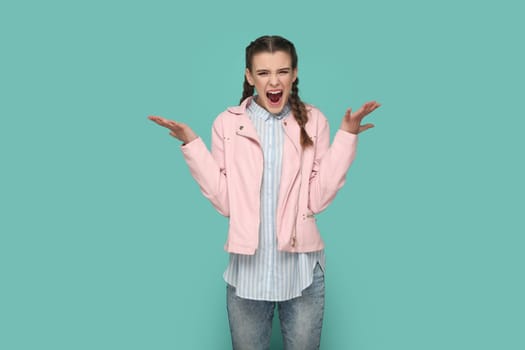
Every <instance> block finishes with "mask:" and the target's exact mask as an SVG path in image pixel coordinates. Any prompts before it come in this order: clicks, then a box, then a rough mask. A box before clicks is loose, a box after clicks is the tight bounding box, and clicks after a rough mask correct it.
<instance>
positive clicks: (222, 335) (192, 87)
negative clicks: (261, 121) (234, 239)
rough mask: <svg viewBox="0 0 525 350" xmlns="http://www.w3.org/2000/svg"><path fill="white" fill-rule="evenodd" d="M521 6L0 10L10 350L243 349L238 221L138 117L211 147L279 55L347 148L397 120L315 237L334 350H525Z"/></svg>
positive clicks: (157, 5) (3, 338)
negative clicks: (235, 318)
mask: <svg viewBox="0 0 525 350" xmlns="http://www.w3.org/2000/svg"><path fill="white" fill-rule="evenodd" d="M518 4H519V1H517V0H516V1H510V0H507V1H498V2H496V1H485V2H483V1H481V2H479V1H452V0H445V1H439V2H438V1H432V2H430V1H409V0H400V1H386V0H377V1H347V2H343V1H341V2H330V1H324V2H319V1H317V2H315V4H311V3H309V2H306V1H303V2H299V1H297V2H293V1H261V2H248V1H225V2H220V1H207V2H204V1H194V2H186V3H183V2H176V1H142V2H138V1H129V2H125V1H120V2H117V1H89V2H88V1H84V2H80V1H47V2H44V1H42V2H39V1H17V2H15V1H2V2H1V5H0V38H1V48H0V51H1V54H0V60H1V65H0V73H1V74H0V116H1V120H0V156H1V158H0V161H1V163H0V164H1V165H0V166H1V170H0V180H1V182H0V234H1V235H0V348H1V349H5V350H15V349H54V350H58V349H228V348H230V338H229V330H228V324H227V315H226V308H225V284H224V282H223V280H222V272H223V271H224V268H225V266H226V262H227V254H226V253H225V252H224V251H223V243H224V241H225V238H226V235H225V232H226V230H227V221H226V219H224V218H223V217H221V216H220V215H219V214H217V213H216V212H215V211H214V210H213V208H212V207H211V205H210V204H209V203H208V202H207V201H206V200H205V199H204V197H203V196H201V195H200V192H199V189H198V186H197V185H196V184H195V183H194V181H193V180H192V178H191V176H190V175H189V171H188V169H187V167H186V165H185V164H184V161H183V159H182V157H181V153H180V151H179V142H178V141H176V140H174V139H173V138H171V137H169V135H168V133H167V132H166V131H165V130H164V129H162V128H160V127H158V126H156V125H154V124H153V123H151V122H149V121H148V120H147V119H146V116H148V115H150V114H156V115H162V116H165V117H168V118H172V119H178V120H181V121H184V122H187V123H189V124H190V125H191V126H192V127H193V128H194V129H195V130H196V132H197V133H198V134H200V135H202V137H203V138H204V140H205V141H206V142H207V143H208V144H209V138H210V136H209V135H210V127H211V124H212V122H213V119H214V118H215V116H216V115H217V114H218V113H219V112H221V111H223V110H224V109H225V108H226V107H227V106H229V105H235V104H237V103H238V99H239V98H240V95H241V88H242V79H243V76H242V74H243V70H244V68H243V67H244V66H243V65H244V62H243V59H244V57H243V56H244V48H245V46H246V45H247V44H248V43H249V42H250V41H251V40H253V39H255V38H256V37H258V36H260V35H263V34H280V35H283V36H285V37H287V38H289V39H290V40H292V41H293V42H294V43H295V44H296V47H297V49H298V53H299V70H300V72H299V77H300V79H301V84H300V89H301V96H302V97H303V99H304V100H305V101H307V102H310V103H312V104H314V105H316V106H317V107H319V108H320V109H321V110H322V111H323V112H324V113H325V114H326V115H327V117H328V118H329V120H330V122H331V125H332V135H333V133H334V132H335V130H336V128H337V126H338V125H339V120H340V118H341V117H342V115H343V114H344V111H345V109H346V108H347V107H349V106H352V107H354V108H357V107H359V106H360V105H361V104H362V103H363V102H365V101H368V100H371V99H376V100H378V101H379V102H381V103H382V105H383V106H382V107H381V108H380V109H379V110H377V111H376V112H374V113H373V115H371V116H370V117H369V120H370V121H373V122H374V123H376V128H375V129H372V130H370V131H367V132H366V133H365V134H363V135H362V136H360V144H359V152H358V157H357V159H356V161H355V163H354V165H353V166H352V169H351V171H350V173H349V176H348V182H347V184H346V186H345V187H344V188H343V189H342V190H341V192H340V193H339V195H338V197H337V198H336V200H335V201H334V203H333V204H332V206H331V207H329V209H328V210H327V211H326V212H324V213H323V214H321V215H320V216H319V221H318V223H319V225H320V228H321V231H322V232H323V235H324V238H325V241H326V245H327V248H326V253H327V272H326V286H327V296H326V313H325V322H324V328H323V336H322V348H323V349H353V350H376V349H378V350H379V349H381V350H383V349H388V350H390V349H392V350H397V349H402V350H421V349H425V350H432V349H439V350H442V349H476V350H481V349H505V350H511V349H525V335H524V334H525V333H524V329H525V301H524V295H525V283H524V271H523V270H524V267H525V258H524V254H523V250H524V249H523V248H524V245H525V239H524V238H523V235H524V233H525V225H524V221H523V215H524V207H525V206H524V199H523V198H524V195H525V191H524V184H523V183H524V182H523V179H524V178H525V171H524V164H523V163H524V156H523V151H524V150H525V147H524V146H525V144H524V141H523V128H524V127H525V123H524V121H523V119H524V117H525V115H524V112H523V107H522V104H523V102H524V101H525V99H524V92H525V88H524V81H525V80H524V79H525V74H524V65H523V62H525V55H524V46H523V33H524V32H525V26H524V24H523V23H524V22H523V9H522V8H521V7H520V6H519V5H518ZM275 326H276V328H275V329H276V331H275V332H274V336H273V339H272V344H273V346H272V347H273V348H277V349H278V348H279V347H280V340H279V333H278V330H277V329H278V327H277V324H275Z"/></svg>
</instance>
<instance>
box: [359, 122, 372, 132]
mask: <svg viewBox="0 0 525 350" xmlns="http://www.w3.org/2000/svg"><path fill="white" fill-rule="evenodd" d="M373 127H374V124H365V125H361V126H360V127H359V134H360V133H362V132H363V131H366V130H368V129H372V128H373Z"/></svg>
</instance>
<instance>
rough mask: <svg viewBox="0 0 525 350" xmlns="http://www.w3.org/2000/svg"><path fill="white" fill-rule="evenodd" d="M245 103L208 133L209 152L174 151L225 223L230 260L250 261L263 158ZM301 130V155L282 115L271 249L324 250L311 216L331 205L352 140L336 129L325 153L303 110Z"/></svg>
mask: <svg viewBox="0 0 525 350" xmlns="http://www.w3.org/2000/svg"><path fill="white" fill-rule="evenodd" d="M250 99H251V97H250V98H248V99H246V100H244V101H243V103H242V104H241V105H240V106H235V107H229V108H228V109H227V110H226V111H224V112H222V113H221V114H220V115H219V116H218V117H217V119H216V120H215V122H214V123H213V128H212V147H211V153H210V152H209V151H208V149H207V148H206V145H205V144H204V142H203V141H202V139H201V138H197V139H196V140H193V141H192V142H190V143H188V144H186V145H184V146H182V152H183V155H184V158H185V160H186V162H187V163H188V166H189V168H190V171H191V174H192V175H193V177H194V179H195V180H196V181H197V183H198V184H199V186H200V189H201V191H202V193H203V194H204V196H205V197H206V198H208V199H209V200H210V202H211V203H212V205H213V206H214V207H215V208H216V209H217V211H218V212H219V213H221V214H222V215H224V216H227V217H229V220H230V223H229V230H228V239H227V242H226V244H225V246H224V249H225V250H226V251H228V252H230V253H238V254H254V253H255V250H256V249H257V246H258V243H259V222H260V218H259V215H260V210H259V207H260V189H261V183H262V173H263V153H262V148H261V146H260V143H259V139H258V136H257V133H256V131H255V128H254V126H253V124H252V123H251V121H250V119H249V117H248V115H247V113H246V106H247V103H248V101H249V100H250ZM307 110H308V113H309V120H308V123H307V124H306V131H307V132H308V135H310V137H311V139H312V141H313V147H307V148H306V149H304V150H303V149H302V147H301V144H300V136H299V135H300V129H299V125H298V124H297V122H296V120H295V118H293V116H289V117H287V118H284V119H283V121H282V123H283V127H284V130H285V135H286V136H285V141H284V146H283V158H282V173H281V181H280V189H279V196H278V204H277V214H276V220H277V223H276V224H277V242H278V249H279V250H284V251H288V252H311V251H317V250H321V249H323V248H324V243H323V240H322V239H321V236H320V234H319V230H318V228H317V224H316V220H315V218H314V214H317V213H319V212H321V211H322V210H324V209H325V208H326V207H327V206H328V204H330V203H331V202H332V200H333V199H334V197H335V195H336V193H337V191H338V190H339V189H340V188H341V187H342V186H343V184H344V182H345V177H346V173H347V171H348V168H349V167H350V164H351V163H352V161H353V159H354V156H355V152H356V146H357V135H354V134H351V133H348V132H345V131H342V130H338V131H337V133H336V135H335V138H334V141H333V143H332V145H331V146H330V131H329V126H328V122H327V120H326V117H325V116H324V115H323V114H322V113H321V112H320V111H319V110H318V109H317V108H315V107H313V106H310V105H307Z"/></svg>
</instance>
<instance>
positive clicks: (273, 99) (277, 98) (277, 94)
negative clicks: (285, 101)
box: [266, 90, 283, 105]
mask: <svg viewBox="0 0 525 350" xmlns="http://www.w3.org/2000/svg"><path fill="white" fill-rule="evenodd" d="M266 97H268V99H269V100H270V103H271V104H274V105H278V104H279V103H280V102H281V99H282V98H283V90H275V91H268V92H267V93H266Z"/></svg>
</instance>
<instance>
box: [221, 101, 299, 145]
mask: <svg viewBox="0 0 525 350" xmlns="http://www.w3.org/2000/svg"><path fill="white" fill-rule="evenodd" d="M252 99H253V96H250V97H248V98H246V99H245V100H244V101H242V103H241V104H240V105H239V106H232V107H228V108H227V109H228V112H230V113H232V114H235V115H238V116H247V113H248V112H247V111H246V107H247V106H248V103H250V102H251V100H252ZM283 125H284V131H285V134H286V135H287V137H288V138H289V139H290V141H291V142H292V144H293V145H294V148H295V150H296V151H297V152H301V149H302V147H301V141H300V134H301V130H300V128H299V124H297V121H296V120H295V118H294V117H293V112H291V114H290V116H289V117H287V118H285V119H284V120H283ZM237 134H239V135H243V136H246V137H250V138H252V139H255V140H257V141H258V142H259V138H258V136H257V132H256V131H255V128H254V127H253V126H252V125H251V123H247V125H244V124H243V125H240V126H239V128H238V130H237Z"/></svg>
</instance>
